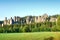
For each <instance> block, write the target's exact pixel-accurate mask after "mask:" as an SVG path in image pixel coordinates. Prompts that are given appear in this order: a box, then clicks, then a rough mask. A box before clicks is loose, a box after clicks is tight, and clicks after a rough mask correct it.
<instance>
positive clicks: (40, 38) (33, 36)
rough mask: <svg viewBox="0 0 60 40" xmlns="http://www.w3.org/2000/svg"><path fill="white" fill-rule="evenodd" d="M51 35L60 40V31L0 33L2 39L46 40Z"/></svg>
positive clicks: (55, 39) (0, 39)
mask: <svg viewBox="0 0 60 40" xmlns="http://www.w3.org/2000/svg"><path fill="white" fill-rule="evenodd" d="M49 37H54V40H60V32H34V33H0V40H44V39H45V38H49Z"/></svg>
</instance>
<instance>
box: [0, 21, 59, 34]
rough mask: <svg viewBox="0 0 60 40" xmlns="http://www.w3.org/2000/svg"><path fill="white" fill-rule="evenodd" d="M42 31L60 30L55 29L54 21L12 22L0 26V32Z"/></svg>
mask: <svg viewBox="0 0 60 40" xmlns="http://www.w3.org/2000/svg"><path fill="white" fill-rule="evenodd" d="M43 31H46V32H48V31H50V32H51V31H60V30H58V29H56V23H55V22H45V23H34V24H23V25H20V24H14V25H5V26H3V27H0V33H16V32H18V33H19V32H43Z"/></svg>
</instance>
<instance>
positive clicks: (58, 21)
mask: <svg viewBox="0 0 60 40" xmlns="http://www.w3.org/2000/svg"><path fill="white" fill-rule="evenodd" d="M56 26H57V29H58V30H60V16H58V18H57V22H56Z"/></svg>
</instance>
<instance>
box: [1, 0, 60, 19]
mask: <svg viewBox="0 0 60 40" xmlns="http://www.w3.org/2000/svg"><path fill="white" fill-rule="evenodd" d="M44 13H47V14H48V15H54V14H60V0H0V20H3V19H4V17H8V18H10V17H13V16H21V17H23V16H27V15H33V16H34V15H35V16H39V15H43V14H44Z"/></svg>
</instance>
